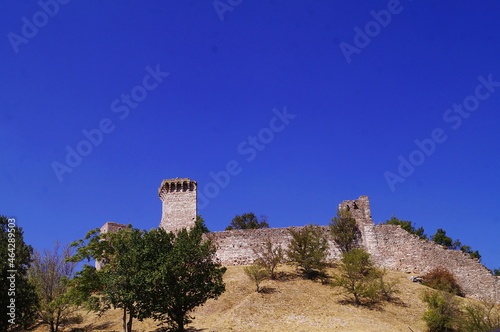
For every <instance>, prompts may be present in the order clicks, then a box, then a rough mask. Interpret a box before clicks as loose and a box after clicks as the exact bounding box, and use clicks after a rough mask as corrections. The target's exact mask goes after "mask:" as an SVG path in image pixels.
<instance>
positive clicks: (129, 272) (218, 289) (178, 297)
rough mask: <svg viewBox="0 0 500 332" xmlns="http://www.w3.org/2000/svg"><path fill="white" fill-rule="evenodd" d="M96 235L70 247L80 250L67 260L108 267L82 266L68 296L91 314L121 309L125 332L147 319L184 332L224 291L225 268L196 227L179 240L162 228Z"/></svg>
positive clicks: (88, 236) (91, 233) (211, 245)
mask: <svg viewBox="0 0 500 332" xmlns="http://www.w3.org/2000/svg"><path fill="white" fill-rule="evenodd" d="M98 232H99V230H94V231H92V232H90V233H88V234H87V236H86V237H85V239H83V240H80V241H78V242H76V243H75V244H74V245H75V246H77V247H78V249H77V254H76V255H74V256H73V257H72V258H71V260H72V261H74V262H78V261H81V260H83V259H85V258H88V257H89V258H93V259H95V260H100V261H105V262H106V264H105V265H104V266H103V267H102V268H101V269H100V270H96V269H95V268H94V267H93V266H89V265H85V266H84V268H83V270H82V271H80V272H79V273H77V275H76V277H75V278H74V279H73V282H72V286H73V287H72V289H71V291H72V292H71V295H72V298H73V299H74V301H75V302H76V303H85V304H86V305H87V307H88V308H89V309H91V310H93V311H97V312H101V313H102V312H104V311H106V310H108V309H110V308H119V309H122V310H123V316H122V317H123V318H122V322H123V331H124V332H131V331H132V322H133V319H134V318H136V319H139V320H142V319H145V318H151V317H152V318H154V319H156V320H160V321H162V322H166V323H168V324H169V325H170V326H171V331H184V330H185V324H187V323H189V321H190V316H189V313H190V312H191V311H192V310H193V309H194V308H195V307H197V306H199V305H201V304H203V303H204V302H206V301H207V300H208V299H211V298H216V297H218V296H219V295H220V294H221V293H222V292H224V290H225V286H224V283H223V281H222V275H223V274H224V272H225V268H224V267H222V266H221V265H220V263H218V262H217V261H216V259H215V251H216V249H215V247H214V246H213V244H212V243H211V242H210V241H203V240H202V235H203V233H202V230H201V229H200V228H199V227H194V228H193V229H192V230H190V231H187V230H186V229H182V230H181V231H179V232H178V233H177V235H174V234H173V233H167V232H166V231H165V230H163V229H161V228H160V229H152V230H151V231H149V232H146V231H141V230H138V229H132V228H128V229H123V230H120V231H118V232H116V233H104V234H100V235H99V234H98ZM159 299H161V300H159ZM127 317H128V320H127Z"/></svg>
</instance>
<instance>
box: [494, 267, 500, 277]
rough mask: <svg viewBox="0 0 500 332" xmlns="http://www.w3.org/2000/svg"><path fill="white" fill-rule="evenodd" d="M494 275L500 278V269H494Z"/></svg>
mask: <svg viewBox="0 0 500 332" xmlns="http://www.w3.org/2000/svg"><path fill="white" fill-rule="evenodd" d="M493 275H494V276H500V268H499V269H493Z"/></svg>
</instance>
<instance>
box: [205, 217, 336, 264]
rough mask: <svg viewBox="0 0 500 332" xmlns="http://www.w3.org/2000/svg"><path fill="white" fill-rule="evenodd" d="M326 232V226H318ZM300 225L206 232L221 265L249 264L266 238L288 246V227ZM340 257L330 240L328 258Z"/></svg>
mask: <svg viewBox="0 0 500 332" xmlns="http://www.w3.org/2000/svg"><path fill="white" fill-rule="evenodd" d="M320 227H321V228H322V229H323V230H324V232H325V233H326V234H328V226H320ZM300 228H302V227H287V228H263V229H239V230H232V231H224V232H212V233H208V234H206V235H205V236H206V238H208V239H210V240H212V241H213V242H214V243H215V244H216V246H217V258H219V259H220V261H221V263H222V264H223V265H226V266H227V265H249V264H252V263H253V262H254V260H255V259H256V258H257V255H255V253H254V250H253V249H254V248H258V247H261V246H262V245H263V244H264V243H265V241H266V239H267V238H269V239H270V240H271V241H272V243H273V244H275V245H278V246H281V247H282V248H283V249H286V248H288V244H289V242H290V240H291V235H290V229H293V230H298V229H300ZM338 257H340V250H339V249H338V248H337V247H336V246H335V244H333V243H331V241H330V250H329V256H328V258H329V259H330V260H334V259H335V258H338Z"/></svg>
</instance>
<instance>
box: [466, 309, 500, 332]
mask: <svg viewBox="0 0 500 332" xmlns="http://www.w3.org/2000/svg"><path fill="white" fill-rule="evenodd" d="M461 328H462V330H463V331H467V332H483V331H492V330H495V329H500V307H499V306H498V305H495V303H493V302H490V301H486V302H476V303H469V304H467V305H466V306H465V307H464V314H463V320H462V326H461Z"/></svg>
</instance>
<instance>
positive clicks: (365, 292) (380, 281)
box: [332, 248, 399, 305]
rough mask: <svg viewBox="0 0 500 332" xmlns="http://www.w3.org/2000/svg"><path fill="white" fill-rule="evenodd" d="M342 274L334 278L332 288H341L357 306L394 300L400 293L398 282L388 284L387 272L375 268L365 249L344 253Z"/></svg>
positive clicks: (341, 266) (341, 265) (340, 270)
mask: <svg viewBox="0 0 500 332" xmlns="http://www.w3.org/2000/svg"><path fill="white" fill-rule="evenodd" d="M339 272H340V274H339V275H337V276H335V277H334V281H333V282H332V286H334V287H340V288H342V289H343V290H344V292H345V293H347V294H350V295H352V296H353V297H354V303H355V304H357V305H361V304H365V303H373V302H378V301H380V300H387V301H389V300H392V299H394V294H396V293H397V292H399V291H398V290H397V288H396V282H393V281H391V282H386V281H385V280H384V276H385V274H386V271H385V270H381V269H379V268H377V267H375V266H374V264H373V262H372V260H371V258H370V254H369V253H367V252H366V251H365V250H363V249H359V248H357V249H353V250H351V251H350V252H347V253H344V254H343V256H342V261H341V263H340V266H339Z"/></svg>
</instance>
